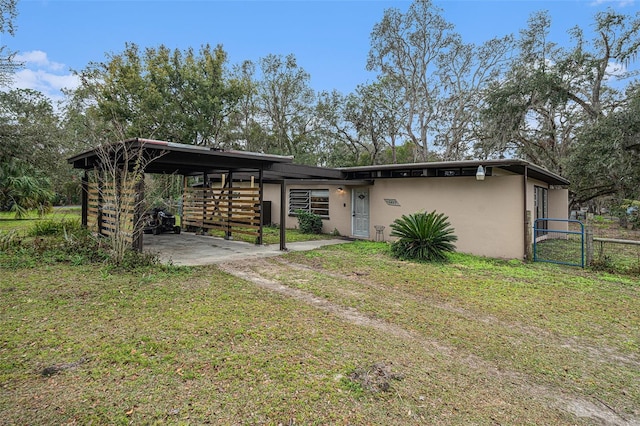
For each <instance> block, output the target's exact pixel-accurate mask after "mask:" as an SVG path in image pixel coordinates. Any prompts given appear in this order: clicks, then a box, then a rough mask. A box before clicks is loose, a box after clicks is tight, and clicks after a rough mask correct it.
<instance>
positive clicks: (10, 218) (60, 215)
mask: <svg viewBox="0 0 640 426" xmlns="http://www.w3.org/2000/svg"><path fill="white" fill-rule="evenodd" d="M80 211H81V209H80V207H79V206H70V207H56V208H54V209H53V212H51V213H49V214H46V215H44V216H42V217H38V215H37V214H36V212H31V213H30V214H28V215H27V216H26V217H24V218H23V219H19V220H16V219H15V214H13V213H11V212H0V231H9V230H12V229H16V230H24V229H28V228H30V227H31V226H33V224H34V222H40V221H49V220H62V219H72V218H80Z"/></svg>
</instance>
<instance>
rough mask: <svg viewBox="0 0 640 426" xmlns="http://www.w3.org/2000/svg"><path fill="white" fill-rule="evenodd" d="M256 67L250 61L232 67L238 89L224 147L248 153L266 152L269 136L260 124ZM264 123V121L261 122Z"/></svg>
mask: <svg viewBox="0 0 640 426" xmlns="http://www.w3.org/2000/svg"><path fill="white" fill-rule="evenodd" d="M255 73H256V66H255V64H254V63H253V62H252V61H244V62H242V64H240V65H237V66H235V67H234V72H233V75H232V78H233V80H234V81H235V84H236V85H237V87H238V88H239V91H240V94H241V96H240V98H239V100H238V104H237V107H236V109H235V111H233V112H232V113H231V115H230V117H229V121H228V124H229V127H228V131H227V132H226V136H227V138H228V140H227V141H226V143H225V145H227V146H232V147H234V148H236V149H244V150H246V151H250V152H267V151H268V149H269V146H268V144H267V143H266V141H268V139H269V136H268V134H267V132H266V130H265V129H264V127H263V126H262V124H261V123H260V121H261V120H260V116H261V114H260V103H259V97H258V82H257V81H256V80H255ZM262 121H264V120H262Z"/></svg>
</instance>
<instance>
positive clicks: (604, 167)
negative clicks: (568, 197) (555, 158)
mask: <svg viewBox="0 0 640 426" xmlns="http://www.w3.org/2000/svg"><path fill="white" fill-rule="evenodd" d="M628 99H629V103H628V105H626V106H625V107H621V108H619V110H617V111H614V112H612V113H611V114H608V115H607V116H606V117H603V118H601V119H599V120H598V121H597V122H595V123H593V124H591V125H588V126H585V128H584V130H583V131H581V132H580V133H579V134H578V136H577V141H578V146H577V147H576V149H575V150H574V151H573V153H572V155H571V156H570V158H569V166H570V167H569V173H568V175H569V176H568V177H569V178H570V180H571V183H572V191H573V192H574V195H573V197H574V199H575V201H576V202H577V203H583V202H585V201H588V200H590V199H593V198H595V197H600V196H604V195H609V194H612V195H614V196H615V198H617V199H618V200H620V199H628V198H631V199H639V198H640V161H639V160H640V141H639V140H638V135H639V134H640V88H637V87H636V88H634V89H633V90H629V92H628Z"/></svg>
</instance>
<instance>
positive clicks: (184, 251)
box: [143, 232, 348, 266]
mask: <svg viewBox="0 0 640 426" xmlns="http://www.w3.org/2000/svg"><path fill="white" fill-rule="evenodd" d="M143 241H144V247H143V251H144V252H145V253H154V254H157V255H158V257H159V258H160V261H161V262H163V263H173V264H174V265H184V266H197V265H209V264H213V263H222V262H229V261H233V260H241V259H252V258H256V257H269V256H278V255H280V254H283V252H282V251H280V245H279V244H270V245H262V246H258V245H255V244H250V243H245V242H243V241H229V240H225V239H224V238H218V237H209V236H205V235H195V234H193V233H185V232H183V233H181V234H177V235H176V234H173V233H165V234H159V235H153V234H145V235H144V237H143ZM347 242H348V241H346V240H341V239H333V240H319V241H308V242H301V243H287V249H288V250H289V251H306V250H313V249H316V248H318V247H322V246H326V245H333V244H344V243H347Z"/></svg>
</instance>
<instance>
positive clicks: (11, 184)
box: [0, 159, 55, 219]
mask: <svg viewBox="0 0 640 426" xmlns="http://www.w3.org/2000/svg"><path fill="white" fill-rule="evenodd" d="M50 186H51V184H50V182H49V179H48V178H46V177H45V176H42V175H41V174H40V173H39V172H38V171H37V170H35V169H34V168H33V167H31V166H30V165H29V164H27V163H24V162H20V161H16V160H15V159H13V160H10V161H8V162H6V163H4V164H1V165H0V207H2V208H8V209H9V211H11V212H13V213H15V217H16V219H21V218H22V217H24V216H25V215H26V214H27V213H28V212H29V211H30V210H37V211H38V214H39V215H40V216H42V215H43V214H45V213H47V212H48V211H49V210H50V209H51V201H52V200H53V198H54V196H55V194H54V193H53V191H51V189H50Z"/></svg>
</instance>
